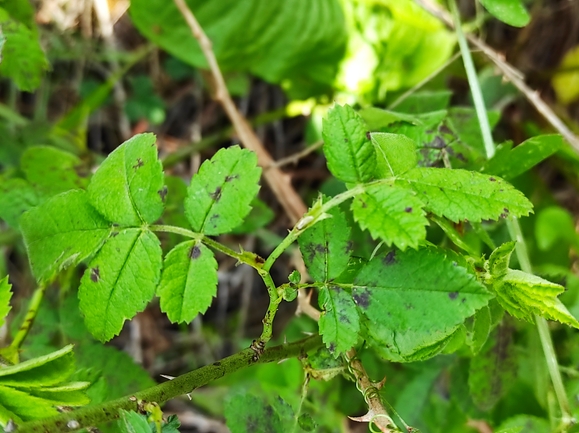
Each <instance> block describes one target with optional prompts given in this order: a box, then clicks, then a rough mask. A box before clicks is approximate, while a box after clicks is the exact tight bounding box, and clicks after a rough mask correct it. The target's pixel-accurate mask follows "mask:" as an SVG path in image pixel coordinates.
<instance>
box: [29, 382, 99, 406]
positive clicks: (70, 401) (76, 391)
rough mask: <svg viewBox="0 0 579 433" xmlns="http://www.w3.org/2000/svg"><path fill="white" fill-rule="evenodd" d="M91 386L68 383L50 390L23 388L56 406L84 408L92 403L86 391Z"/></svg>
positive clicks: (86, 383) (80, 383)
mask: <svg viewBox="0 0 579 433" xmlns="http://www.w3.org/2000/svg"><path fill="white" fill-rule="evenodd" d="M90 385H91V383H90V382H68V383H65V384H63V385H58V386H52V387H49V388H45V387H42V388H22V387H18V389H20V390H22V391H26V392H27V393H29V394H30V395H33V396H35V397H38V398H41V399H43V400H47V401H50V402H52V404H53V405H54V406H56V405H58V406H84V405H85V404H89V403H90V398H89V397H88V396H87V395H86V393H85V391H86V390H87V388H88V387H89V386H90Z"/></svg>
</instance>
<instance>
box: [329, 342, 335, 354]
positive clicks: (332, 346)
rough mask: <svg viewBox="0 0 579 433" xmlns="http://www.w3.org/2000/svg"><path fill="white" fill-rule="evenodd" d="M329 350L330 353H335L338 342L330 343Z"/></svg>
mask: <svg viewBox="0 0 579 433" xmlns="http://www.w3.org/2000/svg"><path fill="white" fill-rule="evenodd" d="M328 350H329V351H330V353H334V352H335V351H336V343H330V345H329V346H328Z"/></svg>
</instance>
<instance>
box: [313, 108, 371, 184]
mask: <svg viewBox="0 0 579 433" xmlns="http://www.w3.org/2000/svg"><path fill="white" fill-rule="evenodd" d="M367 132H368V130H367V127H366V124H365V123H364V120H363V119H362V117H360V115H359V114H358V113H356V112H355V111H354V109H353V108H352V107H350V106H349V105H344V106H341V105H337V104H336V105H334V106H333V107H332V108H331V109H330V111H329V112H328V116H327V117H326V118H325V119H324V122H323V130H322V136H323V138H324V154H325V155H326V159H327V160H328V168H329V169H330V171H331V172H332V174H333V175H334V176H336V177H337V178H338V179H340V180H342V181H344V182H347V183H364V182H367V181H369V180H371V179H372V177H373V176H374V173H375V170H376V155H375V152H374V147H373V145H372V142H371V141H370V139H369V138H368V137H367V136H366V133H367Z"/></svg>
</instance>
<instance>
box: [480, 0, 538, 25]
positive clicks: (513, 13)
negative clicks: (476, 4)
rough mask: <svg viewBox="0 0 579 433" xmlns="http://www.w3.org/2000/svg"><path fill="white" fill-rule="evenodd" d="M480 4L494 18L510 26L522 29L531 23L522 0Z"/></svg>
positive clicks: (489, 1) (502, 0)
mask: <svg viewBox="0 0 579 433" xmlns="http://www.w3.org/2000/svg"><path fill="white" fill-rule="evenodd" d="M480 2H481V3H482V5H483V6H484V7H485V9H486V10H487V11H489V12H490V13H491V14H492V15H493V16H494V17H495V18H498V19H499V20H501V21H502V22H504V23H506V24H508V25H510V26H513V27H524V26H526V25H527V24H529V21H531V16H530V15H529V12H527V9H525V6H524V5H523V2H522V0H480Z"/></svg>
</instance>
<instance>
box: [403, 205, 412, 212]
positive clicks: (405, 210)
mask: <svg viewBox="0 0 579 433" xmlns="http://www.w3.org/2000/svg"><path fill="white" fill-rule="evenodd" d="M404 212H407V213H410V212H412V208H411V207H410V206H408V207H407V208H406V209H404Z"/></svg>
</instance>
